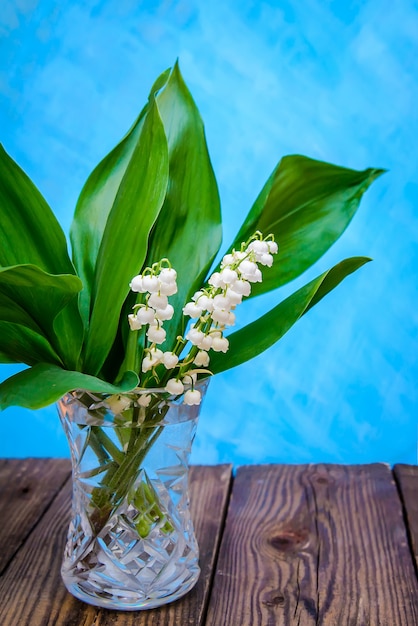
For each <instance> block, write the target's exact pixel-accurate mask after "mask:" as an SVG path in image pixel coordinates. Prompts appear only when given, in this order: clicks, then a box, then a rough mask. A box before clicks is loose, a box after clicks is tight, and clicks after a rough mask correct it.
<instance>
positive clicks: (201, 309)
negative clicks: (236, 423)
mask: <svg viewBox="0 0 418 626" xmlns="http://www.w3.org/2000/svg"><path fill="white" fill-rule="evenodd" d="M254 237H257V238H254V239H252V240H250V243H249V244H248V245H247V244H243V245H242V247H241V250H239V251H235V250H233V251H232V253H231V254H226V255H225V256H224V257H223V259H222V262H221V266H220V272H215V273H214V274H212V276H211V277H210V278H209V281H208V283H209V286H208V287H207V288H206V289H203V290H201V291H197V292H196V293H195V294H194V296H193V297H192V301H191V302H188V303H187V304H186V306H185V307H184V308H183V313H184V315H188V316H189V317H191V318H192V319H196V322H195V323H194V324H192V326H191V327H190V329H189V331H188V333H187V335H186V339H187V340H188V341H190V343H192V344H193V345H194V346H196V347H197V348H198V350H199V351H198V352H197V353H196V356H195V360H194V363H195V365H198V366H202V365H203V366H204V367H207V366H208V365H209V361H210V357H209V354H208V351H209V350H214V351H215V352H227V350H228V348H229V342H228V339H227V338H226V337H224V336H223V331H224V330H225V328H226V327H227V326H233V325H234V324H235V313H234V310H235V308H236V306H237V305H238V304H240V303H241V302H242V298H243V297H244V296H249V295H250V293H251V283H255V282H261V281H262V274H261V270H260V269H259V268H258V264H260V265H265V266H268V267H271V265H272V264H273V254H276V253H277V251H278V246H277V243H276V242H275V241H273V240H270V239H268V240H263V239H262V238H261V239H259V238H258V237H262V235H261V233H256V235H255V236H254Z"/></svg>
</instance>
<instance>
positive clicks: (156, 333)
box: [147, 324, 167, 343]
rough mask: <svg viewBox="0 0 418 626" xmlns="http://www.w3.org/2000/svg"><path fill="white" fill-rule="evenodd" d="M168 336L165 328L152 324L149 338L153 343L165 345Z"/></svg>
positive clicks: (148, 333) (148, 334)
mask: <svg viewBox="0 0 418 626" xmlns="http://www.w3.org/2000/svg"><path fill="white" fill-rule="evenodd" d="M166 334H167V333H166V332H165V330H164V328H163V327H162V326H158V324H151V325H150V326H149V328H148V330H147V337H148V339H149V340H150V341H152V343H163V342H164V341H165V338H166Z"/></svg>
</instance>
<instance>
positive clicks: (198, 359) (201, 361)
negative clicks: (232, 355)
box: [193, 350, 210, 367]
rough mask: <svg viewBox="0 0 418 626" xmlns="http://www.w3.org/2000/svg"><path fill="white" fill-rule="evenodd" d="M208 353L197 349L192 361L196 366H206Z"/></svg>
mask: <svg viewBox="0 0 418 626" xmlns="http://www.w3.org/2000/svg"><path fill="white" fill-rule="evenodd" d="M209 361H210V359H209V355H208V353H207V352H205V351H204V350H199V352H198V353H197V354H196V356H195V358H194V361H193V363H194V364H195V365H197V367H207V366H208V365H209Z"/></svg>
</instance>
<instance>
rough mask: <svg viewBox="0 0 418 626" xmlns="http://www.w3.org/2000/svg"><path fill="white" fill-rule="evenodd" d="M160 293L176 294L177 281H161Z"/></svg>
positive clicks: (165, 294)
mask: <svg viewBox="0 0 418 626" xmlns="http://www.w3.org/2000/svg"><path fill="white" fill-rule="evenodd" d="M159 293H160V294H161V295H162V296H174V294H175V293H177V284H176V283H160V289H159Z"/></svg>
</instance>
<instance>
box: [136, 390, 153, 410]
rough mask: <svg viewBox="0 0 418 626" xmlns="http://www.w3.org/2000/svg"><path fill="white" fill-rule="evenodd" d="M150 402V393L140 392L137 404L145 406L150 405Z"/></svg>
mask: <svg viewBox="0 0 418 626" xmlns="http://www.w3.org/2000/svg"><path fill="white" fill-rule="evenodd" d="M150 402H151V394H149V393H144V394H141V395H140V396H139V398H138V404H139V406H143V407H147V406H149V405H150Z"/></svg>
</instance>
